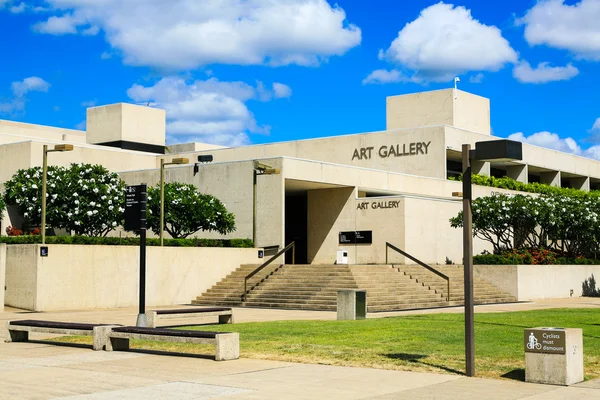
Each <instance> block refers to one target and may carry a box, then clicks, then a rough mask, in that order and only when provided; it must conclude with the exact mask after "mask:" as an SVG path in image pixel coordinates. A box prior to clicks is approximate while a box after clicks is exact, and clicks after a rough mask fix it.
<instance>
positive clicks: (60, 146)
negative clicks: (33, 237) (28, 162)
mask: <svg viewBox="0 0 600 400" xmlns="http://www.w3.org/2000/svg"><path fill="white" fill-rule="evenodd" d="M72 150H73V145H72V144H57V145H56V146H54V149H52V150H48V145H46V144H45V145H44V157H43V164H42V165H43V166H42V223H41V231H42V232H41V233H42V244H46V175H47V174H48V153H53V152H57V151H60V152H63V151H72Z"/></svg>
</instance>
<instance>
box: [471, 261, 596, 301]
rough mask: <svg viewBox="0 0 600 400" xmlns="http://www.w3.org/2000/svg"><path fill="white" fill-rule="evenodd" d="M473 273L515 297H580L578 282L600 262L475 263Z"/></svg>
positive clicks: (518, 298) (534, 298)
mask: <svg viewBox="0 0 600 400" xmlns="http://www.w3.org/2000/svg"><path fill="white" fill-rule="evenodd" d="M474 273H475V275H476V276H479V277H481V278H483V279H486V280H488V281H489V282H492V283H494V284H495V285H496V286H498V287H499V288H500V289H502V290H504V291H506V292H507V293H510V294H511V295H513V296H515V297H516V298H517V300H519V301H528V300H539V299H555V298H568V297H571V290H573V295H572V297H580V296H581V295H582V283H583V282H584V281H585V280H586V279H588V278H589V277H590V276H591V275H592V274H593V275H594V276H595V277H596V278H597V279H598V278H599V277H600V265H475V266H474Z"/></svg>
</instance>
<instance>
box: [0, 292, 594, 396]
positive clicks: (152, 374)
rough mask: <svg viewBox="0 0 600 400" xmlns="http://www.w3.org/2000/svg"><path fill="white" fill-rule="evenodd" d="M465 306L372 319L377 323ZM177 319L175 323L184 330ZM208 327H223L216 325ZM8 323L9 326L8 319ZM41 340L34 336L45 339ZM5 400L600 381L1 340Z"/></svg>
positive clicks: (447, 391)
mask: <svg viewBox="0 0 600 400" xmlns="http://www.w3.org/2000/svg"><path fill="white" fill-rule="evenodd" d="M557 307H569V308H583V307H594V308H600V299H588V298H585V299H581V298H578V299H563V300H547V301H537V302H532V303H518V304H504V305H489V306H478V307H476V312H501V311H518V310H530V309H541V308H557ZM423 312H427V313H430V312H462V308H461V307H456V308H449V309H436V310H425V311H423V310H420V311H406V312H395V313H380V314H371V315H369V317H370V318H381V317H387V316H392V315H404V314H414V313H423ZM136 315H137V309H131V308H129V309H117V310H95V311H76V312H52V313H31V312H27V311H22V310H15V309H9V308H6V309H5V311H4V312H3V313H0V320H11V319H47V320H56V321H69V322H91V323H100V322H102V323H107V322H110V323H120V324H134V323H135V319H136ZM234 315H235V318H236V322H249V321H267V320H290V319H296V320H297V319H331V320H333V319H335V318H336V315H335V313H333V312H317V311H294V310H291V311H290V310H272V309H249V308H236V309H235V310H234ZM176 321H177V320H173V323H176ZM206 322H214V318H210V319H208V318H207V321H206ZM1 323H4V322H3V321H2V322H1ZM42 337H43V336H42V335H35V336H33V337H32V338H33V339H34V340H35V339H37V338H42ZM0 393H1V395H0V397H1V398H6V399H49V398H59V399H126V400H128V399H165V398H169V399H209V398H223V399H328V400H334V399H411V400H419V399H439V400H446V399H466V400H469V399H473V400H475V399H485V400H495V399H498V400H500V399H502V400H511V399H515V400H517V399H528V400H555V399H556V400H558V399H582V398H590V399H594V398H600V380H595V381H589V382H584V383H581V384H578V385H574V386H571V387H559V386H547V385H535V384H529V383H524V382H517V381H510V380H492V379H478V378H466V377H464V376H459V375H442V374H430V373H415V372H402V371H387V370H378V369H368V368H349V367H335V366H324V365H312V364H293V363H284V362H277V361H265V360H250V359H240V360H236V361H227V362H215V361H213V360H211V359H209V358H206V357H200V356H173V355H164V354H160V355H159V354H154V353H149V352H139V351H130V352H104V351H98V352H94V351H92V350H90V349H89V348H80V347H72V346H62V345H54V344H47V343H43V342H29V343H3V342H2V343H0Z"/></svg>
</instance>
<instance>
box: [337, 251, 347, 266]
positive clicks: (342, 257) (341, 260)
mask: <svg viewBox="0 0 600 400" xmlns="http://www.w3.org/2000/svg"><path fill="white" fill-rule="evenodd" d="M335 263H336V264H348V250H338V251H337V256H336V257H335Z"/></svg>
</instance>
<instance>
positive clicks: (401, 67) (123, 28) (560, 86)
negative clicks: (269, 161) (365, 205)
mask: <svg viewBox="0 0 600 400" xmlns="http://www.w3.org/2000/svg"><path fill="white" fill-rule="evenodd" d="M598 21H600V0H581V1H561V0H545V1H534V0H531V1H530V0H506V1H502V2H499V1H493V2H492V1H482V0H465V1H461V2H445V3H442V2H437V1H424V0H412V1H407V0H406V1H405V0H369V1H368V2H366V1H360V0H339V1H337V3H334V2H327V1H325V0H280V1H278V0H211V1H193V0H172V1H169V2H165V1H163V0H128V1H121V0H85V1H80V0H48V1H25V2H24V1H20V0H0V37H2V38H3V40H2V41H0V54H2V55H3V57H2V62H1V63H0V118H1V119H10V120H16V121H23V122H30V123H36V124H44V125H52V126H61V127H65V128H82V127H83V126H84V125H83V124H84V121H85V108H86V107H88V106H92V105H103V104H110V103H115V102H121V101H124V102H132V103H137V104H144V105H145V104H150V105H152V106H157V107H163V108H165V109H167V118H168V141H169V142H170V143H177V142H186V141H191V140H196V141H204V142H212V143H218V144H225V145H239V144H247V143H265V142H273V141H283V140H293V139H303V138H311V137H321V136H331V135H338V134H348V133H358V132H368V131H377V130H383V129H385V97H386V96H390V95H396V94H404V93H411V92H417V91H423V90H434V89H440V88H448V87H452V85H453V82H452V80H453V77H454V76H459V77H460V79H461V81H460V83H459V88H460V89H462V90H466V91H469V92H472V93H475V94H479V95H482V96H485V97H488V98H490V99H491V107H492V110H491V114H492V130H493V132H494V134H495V135H497V136H502V137H508V136H510V135H512V136H511V137H512V138H516V139H519V140H523V141H527V142H529V143H532V144H537V145H542V146H546V147H551V148H555V149H559V150H563V151H569V152H573V153H575V154H579V155H583V156H589V157H594V158H600V147H597V146H598V144H599V143H600V99H599V95H598V89H599V88H600V23H598Z"/></svg>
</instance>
